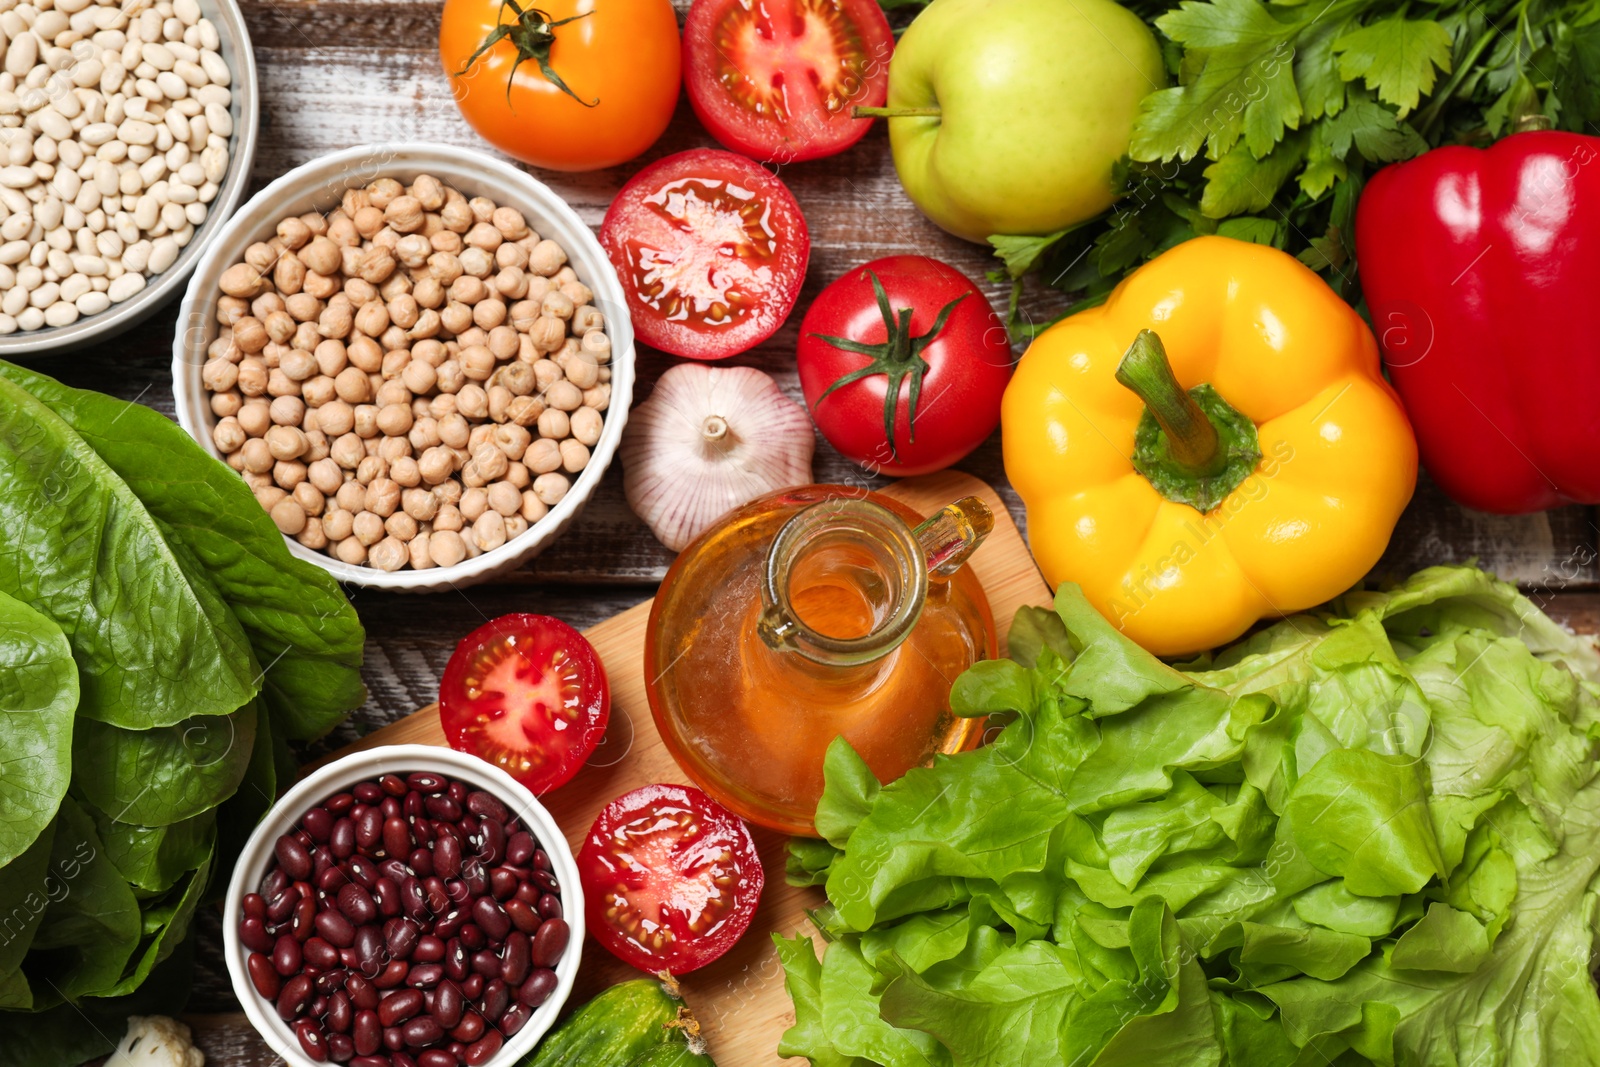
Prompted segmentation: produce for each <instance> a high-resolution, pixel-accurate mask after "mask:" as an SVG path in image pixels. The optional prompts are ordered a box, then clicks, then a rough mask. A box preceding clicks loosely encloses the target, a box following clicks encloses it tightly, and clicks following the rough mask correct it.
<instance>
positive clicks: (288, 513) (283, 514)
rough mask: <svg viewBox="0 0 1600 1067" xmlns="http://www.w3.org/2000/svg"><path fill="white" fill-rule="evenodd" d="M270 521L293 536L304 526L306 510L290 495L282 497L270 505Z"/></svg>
mask: <svg viewBox="0 0 1600 1067" xmlns="http://www.w3.org/2000/svg"><path fill="white" fill-rule="evenodd" d="M272 521H273V522H274V523H276V524H277V526H278V529H279V530H280V531H282V532H283V533H286V534H288V535H289V536H290V537H293V536H294V535H295V534H297V533H299V532H300V531H301V530H304V529H305V528H306V512H305V509H304V508H302V507H301V506H300V505H299V504H297V503H296V502H295V501H294V499H293V498H292V497H284V498H283V499H282V500H280V501H278V502H277V503H276V504H274V505H273V506H272Z"/></svg>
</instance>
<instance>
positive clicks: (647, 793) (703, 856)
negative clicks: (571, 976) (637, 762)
mask: <svg viewBox="0 0 1600 1067" xmlns="http://www.w3.org/2000/svg"><path fill="white" fill-rule="evenodd" d="M578 877H579V878H580V879H581V880H582V882H583V896H584V900H585V901H586V908H587V919H588V926H589V932H590V933H592V934H594V936H595V939H596V940H598V941H599V942H600V943H601V944H602V945H604V946H605V947H606V948H607V949H608V950H609V951H610V952H611V953H612V954H613V955H615V956H616V957H617V958H618V959H620V960H622V961H623V962H624V963H630V964H632V965H633V966H635V967H637V968H639V969H640V970H641V971H649V972H650V973H651V974H656V973H658V972H660V971H671V972H672V973H673V974H683V973H684V972H686V971H692V970H694V969H695V968H697V967H704V966H705V965H706V964H708V963H710V962H711V961H712V960H714V959H716V958H717V957H719V956H721V955H722V954H723V953H724V952H727V951H728V949H730V948H732V947H733V943H734V942H735V941H738V940H739V938H740V937H741V936H743V934H744V932H745V930H746V929H748V928H749V926H750V919H751V918H752V917H753V916H754V915H755V913H756V904H757V902H758V901H759V900H760V899H761V887H762V885H763V883H764V881H765V876H764V875H763V873H762V871H761V858H760V857H759V856H757V855H756V843H755V841H754V840H753V839H752V838H751V837H750V830H749V829H748V828H747V827H746V826H745V824H744V823H743V822H742V821H741V820H740V819H739V817H738V816H737V815H735V814H733V812H731V811H729V810H728V809H727V808H725V807H723V806H722V805H721V804H718V803H717V802H716V801H715V800H712V799H711V798H710V797H708V796H706V795H705V794H704V793H702V792H700V790H698V789H694V788H692V787H690V786H686V785H647V786H643V787H642V788H639V789H635V790H634V791H633V792H631V793H624V794H623V795H622V796H620V797H618V798H617V799H615V800H613V801H612V802H611V803H610V804H607V805H606V806H605V809H604V810H603V811H601V812H600V815H599V817H598V818H596V819H595V821H594V825H593V826H592V827H590V828H589V836H588V837H586V838H584V841H583V848H581V849H580V850H579V851H578Z"/></svg>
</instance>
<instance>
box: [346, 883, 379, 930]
mask: <svg viewBox="0 0 1600 1067" xmlns="http://www.w3.org/2000/svg"><path fill="white" fill-rule="evenodd" d="M339 911H340V912H342V913H343V914H344V917H345V918H346V919H349V920H350V921H351V922H352V923H354V924H355V925H357V926H361V925H363V924H365V923H370V922H372V921H373V920H374V919H376V918H377V917H378V905H377V904H376V903H374V901H373V899H372V894H371V893H369V892H367V891H366V890H365V889H363V888H361V887H360V886H359V885H356V884H355V883H354V882H350V883H348V884H347V885H345V886H344V887H343V888H342V889H340V890H339Z"/></svg>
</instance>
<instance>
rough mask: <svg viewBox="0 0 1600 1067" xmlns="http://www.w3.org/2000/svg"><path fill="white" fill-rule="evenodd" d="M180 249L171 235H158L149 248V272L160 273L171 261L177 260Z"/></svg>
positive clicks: (170, 264)
mask: <svg viewBox="0 0 1600 1067" xmlns="http://www.w3.org/2000/svg"><path fill="white" fill-rule="evenodd" d="M180 251H182V249H181V247H180V246H179V245H178V242H177V241H176V240H174V239H173V238H171V237H159V238H157V239H156V243H155V245H154V246H153V247H152V248H151V250H150V262H149V264H148V266H149V270H150V273H151V274H160V273H161V272H162V271H164V270H166V269H167V268H168V267H170V266H172V264H173V263H175V262H177V259H178V253H179V252H180Z"/></svg>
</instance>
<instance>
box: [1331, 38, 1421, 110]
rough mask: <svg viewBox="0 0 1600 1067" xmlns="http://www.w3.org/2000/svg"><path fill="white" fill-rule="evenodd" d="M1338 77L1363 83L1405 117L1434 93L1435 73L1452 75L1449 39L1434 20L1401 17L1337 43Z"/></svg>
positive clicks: (1334, 46) (1335, 47)
mask: <svg viewBox="0 0 1600 1067" xmlns="http://www.w3.org/2000/svg"><path fill="white" fill-rule="evenodd" d="M1333 50H1334V52H1336V53H1337V54H1338V56H1339V76H1340V77H1341V78H1343V79H1344V80H1345V81H1347V82H1349V81H1355V80H1356V79H1357V78H1364V79H1365V80H1366V83H1367V87H1368V88H1370V89H1372V90H1374V91H1375V92H1376V93H1377V94H1378V98H1379V99H1380V100H1383V101H1384V102H1386V103H1390V104H1394V105H1395V106H1396V107H1398V108H1399V109H1400V114H1401V116H1402V117H1404V116H1405V115H1406V114H1407V113H1409V112H1410V111H1411V109H1412V108H1414V107H1416V106H1417V101H1418V100H1420V99H1421V98H1422V94H1424V93H1428V92H1432V91H1433V81H1434V78H1435V76H1436V74H1437V71H1436V70H1435V68H1437V70H1442V71H1444V72H1445V73H1446V74H1448V73H1450V35H1449V34H1448V33H1446V32H1445V28H1444V27H1443V26H1441V25H1439V24H1438V23H1437V22H1434V21H1433V20H1432V19H1407V18H1403V17H1401V16H1399V15H1395V16H1394V17H1392V18H1386V19H1382V20H1380V21H1378V22H1374V23H1371V24H1370V25H1367V26H1363V27H1362V28H1361V29H1359V30H1355V31H1353V32H1351V33H1347V34H1345V35H1344V36H1343V37H1341V38H1339V39H1338V40H1337V41H1334V42H1333Z"/></svg>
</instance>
